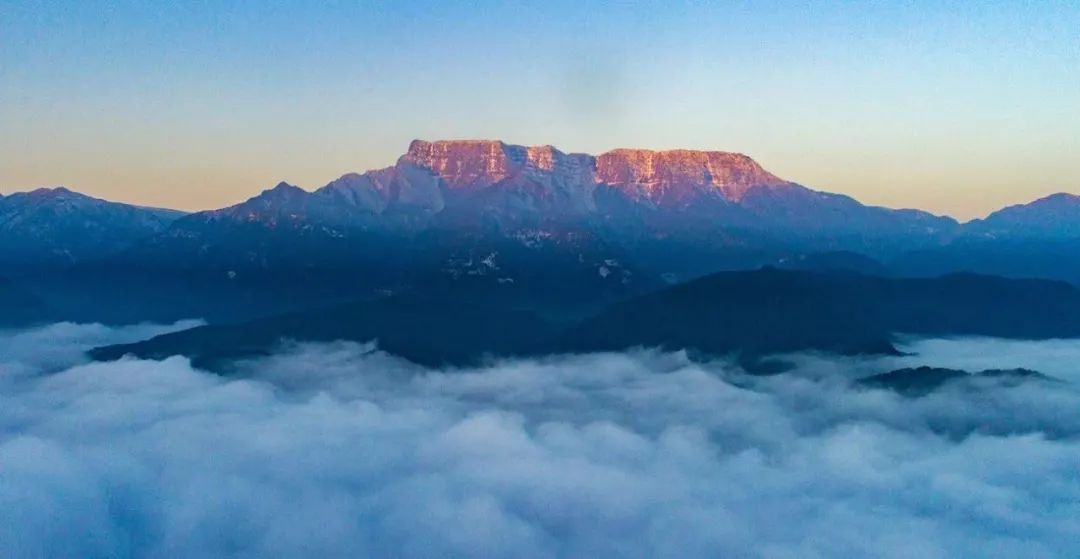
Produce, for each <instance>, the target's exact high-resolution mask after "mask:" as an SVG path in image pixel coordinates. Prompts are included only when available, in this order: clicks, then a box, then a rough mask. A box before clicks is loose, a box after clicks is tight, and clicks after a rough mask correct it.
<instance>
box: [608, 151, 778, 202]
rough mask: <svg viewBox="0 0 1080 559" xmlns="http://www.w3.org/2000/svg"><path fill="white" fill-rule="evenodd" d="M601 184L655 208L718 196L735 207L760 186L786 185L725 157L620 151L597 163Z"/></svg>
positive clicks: (750, 163)
mask: <svg viewBox="0 0 1080 559" xmlns="http://www.w3.org/2000/svg"><path fill="white" fill-rule="evenodd" d="M596 169H597V179H598V180H599V181H600V182H602V183H604V184H607V185H609V186H612V187H615V188H618V189H620V190H622V191H624V192H626V193H627V194H628V195H630V196H634V197H638V198H645V199H649V200H652V201H654V202H659V201H662V200H682V199H687V198H692V197H694V196H696V195H700V194H707V195H718V196H720V197H722V198H724V199H726V200H729V201H733V202H737V201H739V200H741V199H742V198H743V196H744V195H745V194H746V192H747V191H748V190H750V189H751V188H754V187H757V186H776V185H782V184H787V181H784V180H782V179H780V178H778V177H776V176H775V175H773V174H771V173H769V172H768V171H766V170H765V169H763V168H761V165H758V164H757V162H755V161H754V160H753V159H750V158H749V157H747V156H745V155H742V154H738V153H727V152H721V151H692V150H671V151H652V150H641V149H617V150H614V151H609V152H607V153H604V154H601V155H599V156H598V157H597V158H596Z"/></svg>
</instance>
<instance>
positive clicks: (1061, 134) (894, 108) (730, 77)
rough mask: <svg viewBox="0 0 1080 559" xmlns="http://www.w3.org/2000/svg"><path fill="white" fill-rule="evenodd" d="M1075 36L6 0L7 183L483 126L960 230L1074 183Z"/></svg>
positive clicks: (143, 192) (750, 21)
mask: <svg viewBox="0 0 1080 559" xmlns="http://www.w3.org/2000/svg"><path fill="white" fill-rule="evenodd" d="M1077 29H1080V2H1078V1H1077V0H1066V1H1053V0H1047V1H1041V2H998V1H992V0H987V1H983V2H950V1H933V2H929V1H928V2H921V1H906V2H895V1H883V2H873V3H869V2H867V3H862V2H825V1H820V2H793V1H785V2H768V1H760V2H692V3H683V2H611V3H608V2H580V1H575V2H571V1H561V0H556V1H549V2H528V3H526V2H451V1H442V2H409V1H394V2H332V1H327V2H318V3H312V2H299V1H295V2H294V1H289V0H280V1H274V2H237V1H227V0H222V1H206V2H197V1H189V2H164V1H150V0H148V1H141V2H136V1H130V2H127V1H107V0H102V1H94V2H77V3H76V2H66V1H52V0H45V1H39V2H29V1H25V2H24V1H12V0H0V193H9V192H13V191H20V190H27V189H31V188H35V187H39V186H52V185H61V184H62V185H65V186H68V187H69V188H72V189H75V190H79V191H82V192H86V193H88V194H92V195H95V196H100V197H104V198H109V199H115V200H120V201H127V202H133V203H138V204H144V205H158V206H168V207H175V208H180V209H187V210H197V209H208V208H214V207H220V206H224V205H227V204H232V203H236V202H239V201H241V200H243V199H245V198H247V197H249V196H251V195H254V194H255V193H257V192H259V191H260V190H262V189H264V188H268V187H270V186H272V185H274V184H276V183H277V182H279V181H281V180H285V181H289V182H291V183H294V184H298V185H300V186H303V187H305V188H309V189H312V188H317V187H319V186H322V185H323V184H325V183H327V182H329V181H330V180H332V179H334V178H336V177H338V176H340V175H342V174H344V173H346V172H351V171H364V170H368V169H373V168H380V167H385V166H389V165H391V164H393V162H394V161H395V160H396V158H397V157H398V156H399V155H400V154H401V153H402V152H404V151H405V149H406V147H407V146H408V142H409V141H410V140H411V139H414V138H422V139H449V138H487V139H503V140H505V141H508V142H513V143H521V144H552V145H555V146H557V147H559V148H560V149H563V150H564V151H583V152H589V153H600V152H603V151H607V150H609V149H613V148H617V147H638V148H655V149H667V148H690V149H716V150H724V151H737V152H742V153H746V154H748V155H750V156H751V157H753V158H755V159H756V160H758V161H759V162H760V163H761V164H762V165H764V166H765V167H766V168H767V169H769V170H770V171H772V172H773V173H775V174H777V175H779V176H782V177H784V178H786V179H789V180H793V181H796V182H799V183H801V184H805V185H807V186H810V187H812V188H816V189H820V190H826V191H831V192H840V193H845V194H850V195H852V196H855V197H856V198H858V199H860V200H861V201H863V202H865V203H871V204H878V205H885V206H890V207H916V208H921V209H926V210H930V211H933V212H936V213H945V214H949V215H953V216H954V217H958V218H961V219H967V218H972V217H979V216H983V215H985V214H986V213H988V212H990V211H992V210H994V209H997V208H1000V207H1002V206H1004V205H1008V204H1015V203H1021V202H1027V201H1030V200H1033V199H1035V198H1038V197H1040V196H1043V195H1046V194H1050V193H1053V192H1061V191H1065V192H1074V193H1080V156H1078V154H1080V33H1078V32H1077Z"/></svg>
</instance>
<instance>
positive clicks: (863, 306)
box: [93, 268, 1080, 370]
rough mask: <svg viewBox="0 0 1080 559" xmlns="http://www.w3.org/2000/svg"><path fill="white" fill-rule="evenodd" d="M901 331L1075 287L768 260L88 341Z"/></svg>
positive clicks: (473, 355) (1034, 332)
mask: <svg viewBox="0 0 1080 559" xmlns="http://www.w3.org/2000/svg"><path fill="white" fill-rule="evenodd" d="M431 332H436V333H437V335H431V334H430V333H431ZM898 332H899V333H909V334H920V335H933V336H943V335H987V336H1001V337H1012V338H1033V339H1043V338H1052V337H1075V336H1080V289H1077V288H1075V287H1073V286H1070V285H1068V284H1064V283H1060V282H1050V281H1041V280H1004V279H1000V278H993V277H983V276H975V275H955V276H946V277H941V278H933V279H895V278H882V277H874V276H864V275H859V274H852V273H819V272H805V271H785V270H777V269H771V268H767V269H761V270H756V271H746V272H725V273H720V274H715V275H712V276H708V277H706V278H702V279H699V280H696V281H693V282H690V283H687V284H683V285H679V286H675V287H671V288H668V289H664V290H661V291H658V292H656V293H652V294H648V295H644V296H640V297H635V298H631V299H628V300H626V301H623V302H620V303H616V304H614V305H611V306H609V307H608V308H607V309H605V310H602V311H600V312H599V313H596V314H595V315H594V316H592V317H589V318H586V319H582V320H576V321H571V322H556V321H552V320H543V319H540V318H539V317H537V316H536V314H535V313H531V312H527V311H522V310H517V309H514V308H513V307H510V306H508V305H507V304H506V302H505V301H504V300H502V299H500V298H497V297H478V296H477V294H476V293H472V294H466V295H461V294H457V293H454V292H446V293H441V294H438V295H436V296H424V295H415V294H414V295H399V296H393V297H387V298H384V299H381V300H378V301H374V302H364V303H355V304H348V305H340V306H333V307H327V308H320V309H315V310H305V311H300V312H296V313H289V314H286V315H282V316H276V317H269V318H264V319H258V320H253V321H246V322H243V323H240V324H233V325H227V324H218V325H212V326H207V327H202V328H197V329H193V330H188V331H184V332H178V333H173V334H168V335H165V336H161V337H157V338H153V339H151V340H147V341H144V342H140V343H137V344H131V345H124V346H113V347H106V348H101V349H98V350H95V352H94V353H93V355H94V357H95V358H98V359H117V358H120V357H122V356H123V355H126V354H134V355H136V356H139V357H148V358H161V357H165V356H169V355H177V354H180V355H187V356H190V357H192V358H194V359H196V360H197V362H199V363H200V364H204V365H206V366H211V367H219V366H222V365H223V364H225V363H227V362H228V361H229V360H230V359H234V358H237V357H245V356H251V355H260V354H263V353H266V352H269V351H271V350H272V349H273V348H274V347H275V346H277V345H278V344H279V343H280V342H281V341H282V340H299V341H308V340H310V341H325V340H353V341H358V342H368V341H371V340H378V341H379V344H380V347H383V348H384V349H386V350H388V351H390V352H392V353H396V354H398V355H400V356H402V357H405V358H407V359H411V360H415V361H417V362H421V363H425V364H444V363H450V364H469V363H475V362H476V361H477V360H478V359H479V358H481V357H482V356H484V355H529V354H534V355H543V354H549V353H559V352H591V351H608V350H611V351H617V350H623V349H626V348H630V347H635V346H643V347H660V348H665V349H673V350H677V349H689V350H694V351H697V352H703V353H705V354H710V355H729V354H734V355H738V356H740V357H741V358H742V360H743V362H744V363H745V364H747V366H750V365H756V364H757V363H758V362H759V361H758V360H759V359H760V358H761V357H763V356H766V355H769V354H773V353H786V352H795V351H811V350H817V351H832V352H840V353H849V354H854V353H894V352H895V351H896V350H895V349H894V348H893V346H892V344H891V340H892V336H893V334H894V333H898ZM754 370H760V369H754Z"/></svg>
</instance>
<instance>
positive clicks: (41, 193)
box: [26, 186, 90, 200]
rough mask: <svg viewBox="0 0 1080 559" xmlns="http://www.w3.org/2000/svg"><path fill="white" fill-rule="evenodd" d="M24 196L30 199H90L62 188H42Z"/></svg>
mask: <svg viewBox="0 0 1080 559" xmlns="http://www.w3.org/2000/svg"><path fill="white" fill-rule="evenodd" d="M26 196H27V197H28V198H31V199H41V200H43V199H68V198H87V199H88V198H90V197H89V196H87V195H85V194H80V193H78V192H75V191H73V190H69V189H68V188H67V187H64V186H53V187H42V188H35V189H34V190H31V191H29V192H27V193H26Z"/></svg>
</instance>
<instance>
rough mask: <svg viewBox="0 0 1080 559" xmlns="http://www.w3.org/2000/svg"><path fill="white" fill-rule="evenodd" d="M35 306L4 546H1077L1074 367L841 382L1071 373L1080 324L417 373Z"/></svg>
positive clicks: (355, 350) (1079, 500)
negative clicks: (216, 364)
mask: <svg viewBox="0 0 1080 559" xmlns="http://www.w3.org/2000/svg"><path fill="white" fill-rule="evenodd" d="M50 328H52V330H50V329H39V330H35V331H29V332H21V333H10V332H9V333H7V334H4V335H2V336H0V556H4V557H14V558H21V557H86V558H91V557H208V556H209V557H221V556H228V557H346V556H347V557H355V556H359V557H372V556H373V557H650V558H651V557H678V558H686V557H776V558H781V557H800V558H802V557H853V556H858V557H905V558H906V557H921V558H933V557H973V556H979V557H1074V556H1077V555H1078V554H1080V476H1078V475H1077V464H1080V439H1078V434H1080V392H1078V390H1077V389H1076V387H1075V384H1073V383H1027V384H1022V385H1020V386H1016V387H1005V386H995V385H991V384H987V385H986V386H982V387H981V388H972V387H966V388H960V387H953V388H946V389H944V390H941V391H939V392H936V393H934V394H932V395H930V396H927V397H924V398H918V399H904V398H901V397H899V396H897V395H895V394H892V393H889V392H884V391H878V390H856V389H853V388H852V387H851V385H850V383H849V381H850V379H851V378H852V377H855V376H861V375H863V374H872V373H876V372H882V371H884V370H887V369H888V368H890V367H893V366H908V365H916V364H923V363H926V364H933V365H947V366H961V365H963V366H967V365H968V364H976V363H977V364H978V365H976V366H975V367H974V368H983V367H986V366H988V365H987V364H989V366H1009V367H1012V366H1024V365H1026V366H1032V367H1033V368H1041V369H1042V370H1043V372H1046V373H1048V374H1055V375H1056V376H1059V377H1061V378H1066V379H1069V378H1072V379H1076V378H1078V377H1077V371H1076V367H1080V365H1073V364H1075V363H1077V361H1075V360H1074V361H1071V363H1064V362H1063V361H1064V360H1062V359H1061V356H1064V355H1080V341H1061V342H1052V343H1051V342H1040V343H1018V342H1007V343H1003V342H1001V341H997V340H948V341H930V340H927V341H917V340H912V341H910V342H909V343H908V344H907V347H908V348H909V349H912V350H914V351H917V352H919V355H916V356H909V357H900V358H884V359H864V360H851V359H845V358H834V357H827V356H796V357H795V358H794V361H795V362H796V363H797V368H796V370H795V371H793V372H791V373H789V374H784V375H779V376H774V377H750V376H747V375H744V374H742V373H741V371H740V370H739V369H738V368H737V367H735V366H734V365H732V364H730V363H728V362H725V361H714V362H709V363H695V362H692V361H691V360H689V359H688V358H687V357H686V356H685V355H684V354H681V353H657V352H645V351H642V352H629V353H623V354H593V355H579V356H563V357H550V358H544V359H534V360H514V361H503V362H496V363H492V364H489V365H487V366H484V367H478V368H471V369H462V370H449V371H437V370H430V369H426V368H422V367H419V366H416V365H413V364H410V363H408V362H405V361H402V360H399V359H396V358H394V357H392V356H389V355H387V354H385V353H382V352H379V351H377V350H376V349H375V348H374V347H373V346H371V345H364V344H352V343H336V344H319V345H292V346H288V347H284V348H282V350H281V351H280V352H278V353H277V354H275V355H273V356H271V357H269V358H265V359H259V360H254V361H247V362H244V363H240V364H238V365H237V367H236V372H237V376H236V377H233V378H228V379H226V378H221V377H219V376H215V375H212V374H209V373H206V372H203V371H199V370H196V369H193V368H192V367H191V365H190V363H189V362H188V361H187V360H185V359H183V358H171V359H166V360H164V361H140V360H124V361H120V362H115V363H88V362H85V361H84V360H83V358H82V357H81V356H80V355H79V353H78V351H73V350H74V349H85V348H86V347H89V346H91V345H96V344H99V343H105V342H110V341H124V340H127V339H130V337H131V336H132V335H134V334H136V332H133V331H131V330H127V331H123V330H119V331H117V330H110V329H107V328H104V327H100V326H76V325H63V326H54V327H50ZM141 333H144V332H141ZM1048 344H1053V345H1048ZM56 350H60V351H59V353H57V352H56ZM50 352H51V353H50ZM995 352H997V355H998V357H997V358H995V357H994V355H995ZM1047 352H1049V353H1047ZM1036 363H1039V364H1042V365H1043V367H1037V366H1034V364H1036Z"/></svg>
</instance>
